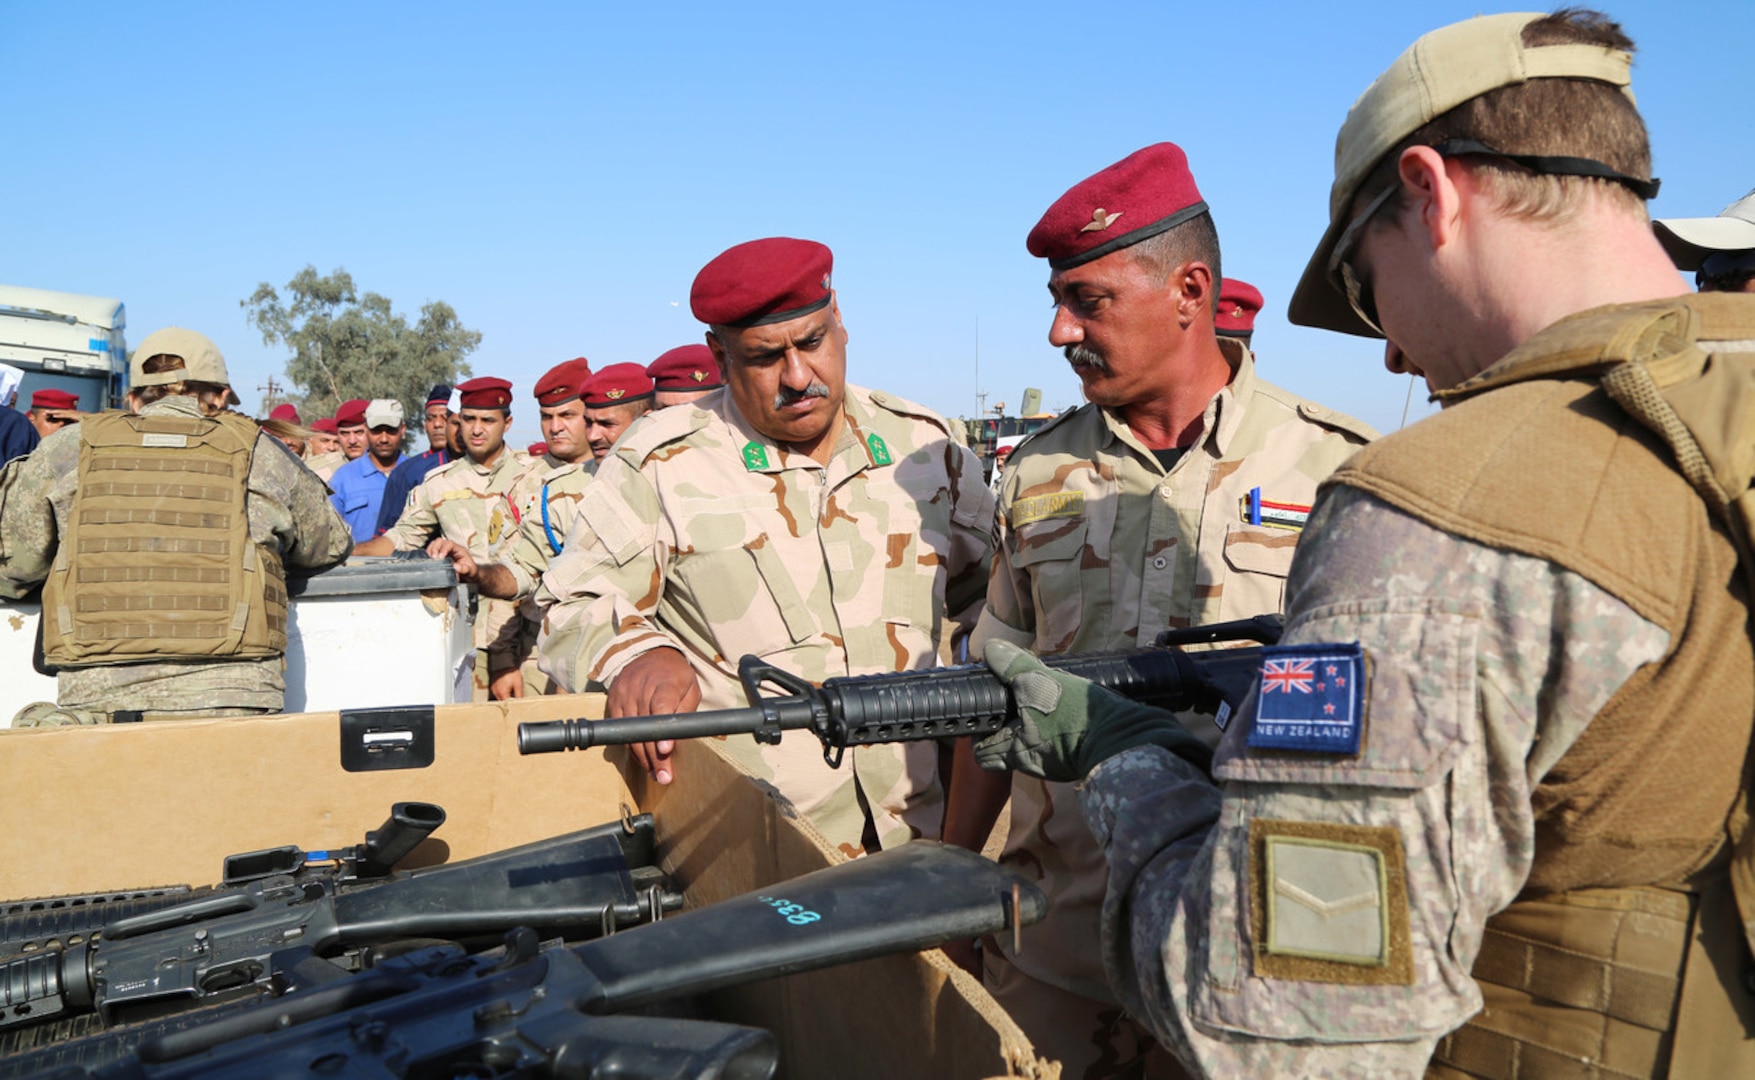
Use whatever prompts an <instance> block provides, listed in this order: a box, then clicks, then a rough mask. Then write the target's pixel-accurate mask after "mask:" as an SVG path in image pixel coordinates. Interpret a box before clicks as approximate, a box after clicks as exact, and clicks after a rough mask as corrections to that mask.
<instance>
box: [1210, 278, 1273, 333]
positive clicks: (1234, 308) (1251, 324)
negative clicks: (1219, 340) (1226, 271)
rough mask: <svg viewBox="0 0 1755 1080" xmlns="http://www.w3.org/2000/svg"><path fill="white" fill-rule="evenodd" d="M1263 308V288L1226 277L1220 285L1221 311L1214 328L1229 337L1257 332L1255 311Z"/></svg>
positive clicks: (1215, 316) (1216, 316)
mask: <svg viewBox="0 0 1755 1080" xmlns="http://www.w3.org/2000/svg"><path fill="white" fill-rule="evenodd" d="M1260 310H1261V290H1260V289H1258V288H1256V287H1255V286H1254V285H1251V284H1250V283H1249V282H1247V281H1238V280H1237V279H1236V278H1226V279H1225V282H1224V284H1222V285H1220V286H1219V311H1218V314H1216V315H1214V316H1213V329H1214V330H1217V331H1218V332H1219V333H1221V334H1224V335H1225V336H1227V337H1248V336H1249V335H1250V334H1252V333H1254V332H1255V313H1256V312H1258V311H1260Z"/></svg>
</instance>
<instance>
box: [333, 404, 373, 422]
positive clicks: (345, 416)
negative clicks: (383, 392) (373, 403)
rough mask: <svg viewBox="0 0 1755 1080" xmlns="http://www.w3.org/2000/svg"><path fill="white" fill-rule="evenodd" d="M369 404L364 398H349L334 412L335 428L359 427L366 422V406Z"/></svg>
mask: <svg viewBox="0 0 1755 1080" xmlns="http://www.w3.org/2000/svg"><path fill="white" fill-rule="evenodd" d="M368 404H370V402H368V401H367V400H366V399H365V398H349V399H348V400H346V401H344V402H342V403H341V407H340V408H338V409H336V410H335V426H336V427H359V426H360V425H362V424H364V423H365V422H366V406H367V405H368Z"/></svg>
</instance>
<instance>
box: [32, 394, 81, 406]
mask: <svg viewBox="0 0 1755 1080" xmlns="http://www.w3.org/2000/svg"><path fill="white" fill-rule="evenodd" d="M30 407H31V408H33V409H77V408H79V395H77V394H70V393H68V392H67V391H65V390H38V391H36V392H35V393H33V394H31V396H30Z"/></svg>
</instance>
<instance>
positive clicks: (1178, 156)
mask: <svg viewBox="0 0 1755 1080" xmlns="http://www.w3.org/2000/svg"><path fill="white" fill-rule="evenodd" d="M1206 212H1207V204H1206V203H1205V202H1204V201H1203V200H1202V199H1201V197H1200V190H1199V189H1198V188H1196V187H1195V186H1194V174H1193V173H1191V172H1189V171H1188V156H1187V155H1186V154H1184V153H1183V152H1182V148H1181V147H1180V146H1177V145H1176V144H1175V143H1167V142H1166V143H1158V144H1157V145H1155V146H1148V147H1146V148H1145V149H1144V150H1137V151H1135V152H1134V153H1132V154H1129V155H1128V156H1127V157H1124V158H1122V159H1121V160H1120V161H1118V162H1116V163H1115V164H1113V165H1111V166H1109V167H1108V168H1107V169H1104V170H1103V171H1102V172H1100V173H1098V174H1096V175H1095V176H1092V177H1089V178H1088V179H1085V180H1081V181H1079V182H1078V183H1077V184H1074V185H1073V186H1072V189H1071V190H1070V191H1068V192H1067V193H1066V194H1065V195H1062V196H1061V197H1060V198H1059V199H1057V200H1055V203H1054V205H1053V206H1050V207H1049V208H1048V212H1047V213H1046V214H1043V215H1042V220H1041V221H1038V222H1037V223H1036V227H1035V228H1034V229H1031V230H1030V238H1029V240H1027V241H1026V243H1027V244H1028V246H1029V248H1030V254H1032V255H1034V256H1036V257H1037V258H1040V259H1047V260H1048V265H1049V266H1051V267H1053V268H1054V269H1056V270H1070V269H1071V268H1073V267H1075V266H1078V265H1080V264H1082V263H1088V262H1090V261H1091V260H1092V259H1100V258H1102V257H1103V256H1105V255H1107V254H1109V253H1110V252H1111V251H1119V250H1121V249H1122V248H1124V247H1127V246H1129V245H1130V244H1137V243H1139V242H1140V241H1141V240H1148V239H1150V238H1152V237H1154V236H1157V235H1158V234H1159V233H1162V232H1167V231H1169V230H1170V229H1173V228H1175V227H1176V226H1178V225H1180V224H1182V223H1183V222H1185V221H1187V220H1189V219H1190V218H1193V217H1198V216H1199V215H1201V214H1204V213H1206Z"/></svg>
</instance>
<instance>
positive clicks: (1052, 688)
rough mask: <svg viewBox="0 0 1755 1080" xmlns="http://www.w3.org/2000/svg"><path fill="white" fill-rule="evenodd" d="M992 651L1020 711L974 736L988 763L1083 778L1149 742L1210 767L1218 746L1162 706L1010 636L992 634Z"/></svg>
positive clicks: (979, 757)
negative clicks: (1047, 658) (1065, 668)
mask: <svg viewBox="0 0 1755 1080" xmlns="http://www.w3.org/2000/svg"><path fill="white" fill-rule="evenodd" d="M986 657H987V666H988V667H989V668H992V669H993V673H994V674H995V675H998V676H999V677H1000V679H1001V680H1003V681H1004V682H1005V684H1006V685H1007V686H1009V687H1011V691H1012V698H1013V700H1014V701H1016V702H1017V705H1018V718H1017V719H1016V720H1013V721H1012V722H1011V723H1008V724H1007V725H1006V726H1005V727H1003V728H1001V729H1000V730H999V731H996V732H994V733H993V734H992V735H989V736H988V737H987V738H985V739H982V740H981V741H980V742H978V743H976V744H975V760H976V762H977V763H978V764H980V766H981V767H982V768H983V769H987V770H988V771H990V772H1000V771H1002V770H1005V769H1016V770H1018V771H1020V772H1025V773H1028V774H1030V775H1031V776H1035V777H1040V778H1041V779H1043V780H1056V781H1060V782H1063V783H1077V782H1078V781H1080V780H1083V779H1084V778H1085V776H1086V775H1087V774H1089V773H1090V771H1091V770H1092V769H1094V768H1096V767H1097V766H1098V765H1101V764H1102V763H1103V762H1105V761H1107V760H1108V759H1110V758H1112V757H1114V756H1115V755H1116V754H1119V753H1121V752H1122V751H1123V750H1132V749H1133V748H1134V747H1136V746H1147V745H1151V746H1162V747H1163V748H1164V749H1166V750H1168V751H1170V752H1171V753H1172V754H1175V755H1177V756H1178V757H1181V758H1183V759H1184V760H1186V761H1188V762H1190V763H1192V764H1194V765H1198V766H1199V767H1200V768H1201V769H1202V770H1210V769H1211V768H1212V762H1213V753H1212V751H1211V750H1208V749H1207V748H1206V746H1205V745H1204V744H1203V743H1202V742H1201V741H1200V740H1199V739H1197V738H1195V737H1194V736H1193V735H1191V734H1189V733H1188V732H1186V731H1184V730H1183V729H1182V725H1181V724H1178V723H1177V722H1176V719H1175V718H1174V717H1172V716H1171V715H1170V714H1169V713H1167V712H1165V711H1164V710H1162V709H1155V708H1153V707H1151V706H1150V705H1141V704H1139V703H1138V702H1135V701H1129V700H1127V699H1126V698H1124V697H1122V696H1121V695H1119V694H1116V693H1114V692H1113V691H1110V690H1106V689H1104V688H1103V687H1101V686H1098V685H1096V684H1095V683H1091V682H1089V681H1087V680H1085V679H1081V678H1079V677H1078V676H1076V675H1067V674H1065V673H1063V672H1059V671H1054V670H1052V669H1051V668H1049V667H1047V666H1046V665H1044V664H1043V663H1042V661H1040V660H1038V659H1036V657H1034V656H1032V655H1031V654H1030V653H1028V652H1026V651H1025V650H1023V649H1020V648H1018V647H1017V646H1016V645H1013V644H1012V643H1011V642H1009V641H991V642H989V643H988V645H987V654H986Z"/></svg>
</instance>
